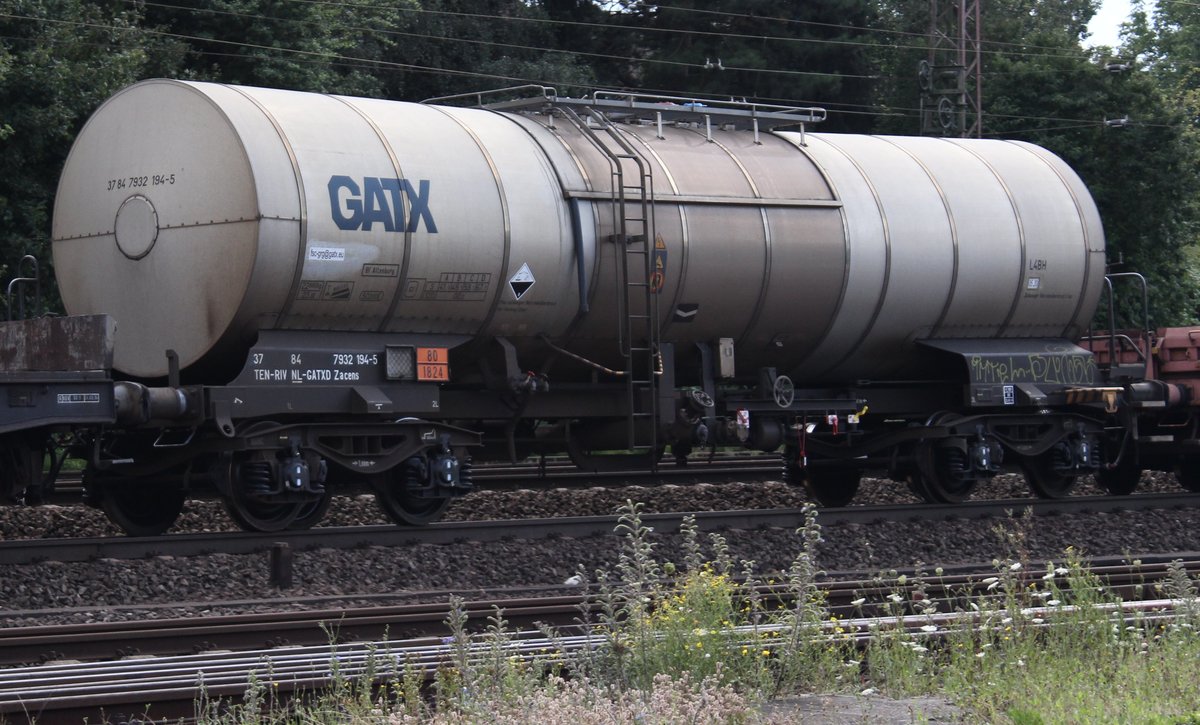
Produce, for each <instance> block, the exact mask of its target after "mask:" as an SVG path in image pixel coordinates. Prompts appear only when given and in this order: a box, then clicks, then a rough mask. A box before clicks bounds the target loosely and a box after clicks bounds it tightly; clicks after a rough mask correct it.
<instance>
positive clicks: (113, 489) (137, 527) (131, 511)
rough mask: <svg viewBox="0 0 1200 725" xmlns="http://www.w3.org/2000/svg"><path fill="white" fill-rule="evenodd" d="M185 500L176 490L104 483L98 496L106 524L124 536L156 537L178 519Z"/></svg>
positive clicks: (158, 486)
mask: <svg viewBox="0 0 1200 725" xmlns="http://www.w3.org/2000/svg"><path fill="white" fill-rule="evenodd" d="M186 498H187V496H186V494H185V493H184V492H183V489H181V488H179V487H177V486H171V485H166V484H163V485H158V484H154V483H123V482H118V481H107V482H105V483H104V484H103V485H102V489H101V492H100V506H101V508H103V509H104V513H105V514H107V515H108V519H109V521H112V522H113V523H114V524H116V525H117V526H119V527H120V528H121V530H122V531H124V532H125V533H126V534H128V535H130V536H158V535H159V534H161V533H163V532H164V531H166V530H167V529H169V528H171V526H172V524H174V523H175V521H176V519H178V518H179V514H180V513H182V511H183V502H184V501H185V500H186Z"/></svg>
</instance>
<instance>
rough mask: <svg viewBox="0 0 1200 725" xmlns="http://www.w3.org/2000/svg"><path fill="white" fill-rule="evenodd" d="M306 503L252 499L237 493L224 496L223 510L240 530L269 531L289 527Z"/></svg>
mask: <svg viewBox="0 0 1200 725" xmlns="http://www.w3.org/2000/svg"><path fill="white" fill-rule="evenodd" d="M306 505H308V504H307V503H266V502H263V501H254V500H251V499H248V498H246V497H245V496H243V495H239V494H238V493H235V494H234V495H233V496H232V497H226V498H225V510H226V511H228V512H229V517H230V518H232V519H233V521H234V523H236V524H237V525H238V526H239V527H241V529H242V531H263V532H268V533H269V532H274V531H283V530H284V529H289V528H291V527H292V523H293V522H294V521H295V520H296V519H297V518H298V517H299V516H300V513H301V509H303V508H304V507H305V506H306ZM302 528H304V527H302Z"/></svg>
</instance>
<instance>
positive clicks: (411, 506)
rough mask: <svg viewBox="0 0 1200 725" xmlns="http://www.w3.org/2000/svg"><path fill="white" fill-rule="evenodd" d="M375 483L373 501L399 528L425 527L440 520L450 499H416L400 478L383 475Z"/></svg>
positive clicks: (447, 497)
mask: <svg viewBox="0 0 1200 725" xmlns="http://www.w3.org/2000/svg"><path fill="white" fill-rule="evenodd" d="M381 478H383V479H385V480H382V481H378V480H377V481H376V482H375V500H376V501H378V502H379V507H380V508H382V509H383V512H384V513H385V514H387V515H388V518H390V519H391V520H392V521H395V522H396V523H398V524H400V525H401V526H425V525H426V524H432V523H433V522H434V521H437V520H438V519H440V518H442V515H443V514H445V513H446V509H447V507H449V506H450V497H449V496H445V497H442V498H418V497H417V496H413V495H412V494H410V493H408V491H407V490H406V489H407V486H406V485H405V482H404V480H403V477H402V476H399V475H396V476H392V475H388V474H383V475H382V476H381Z"/></svg>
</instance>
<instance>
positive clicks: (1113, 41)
mask: <svg viewBox="0 0 1200 725" xmlns="http://www.w3.org/2000/svg"><path fill="white" fill-rule="evenodd" d="M1132 5H1133V3H1132V2H1131V1H1130V0H1104V2H1103V4H1102V5H1101V6H1100V12H1098V13H1096V15H1095V17H1093V18H1092V22H1090V23H1088V31H1089V32H1090V33H1091V34H1092V37H1090V38H1088V40H1087V44H1088V45H1109V46H1113V47H1115V46H1117V45H1118V44H1119V43H1120V42H1121V40H1120V38H1118V37H1117V31H1118V30H1120V27H1121V23H1123V22H1125V21H1126V20H1127V19H1129V11H1130V9H1131V6H1132ZM1153 7H1154V3H1152V2H1148V3H1146V8H1147V10H1149V9H1151V8H1153Z"/></svg>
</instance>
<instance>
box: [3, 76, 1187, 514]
mask: <svg viewBox="0 0 1200 725" xmlns="http://www.w3.org/2000/svg"><path fill="white" fill-rule="evenodd" d="M507 98H511V94H510V95H509V96H507ZM476 100H477V101H478V102H479V103H478V105H476V106H475V107H463V106H461V105H456V104H457V103H459V101H460V99H435V100H434V101H433V102H426V103H423V104H414V103H400V102H390V101H382V100H374V99H363V98H349V97H341V96H332V95H318V94H308V93H298V92H290V91H283V90H271V89H262V88H248V87H235V86H228V85H217V84H209V83H193V82H182V81H171V80H153V81H147V82H143V83H139V84H136V85H134V86H131V87H129V88H127V89H125V90H123V91H121V92H120V93H118V94H117V95H115V96H114V97H113V98H111V99H110V100H109V101H107V102H106V103H105V104H104V105H103V106H101V107H100V108H99V109H98V110H97V111H96V113H95V114H94V115H93V116H92V118H91V119H90V120H89V121H88V122H87V124H86V125H85V127H84V128H83V130H82V131H81V133H80V134H79V137H78V139H77V140H76V142H75V144H74V146H73V148H72V150H71V152H70V156H69V158H68V160H67V163H66V166H65V168H64V170H63V174H62V178H61V181H60V184H59V190H58V196H57V200H56V205H55V212H54V221H53V253H54V268H55V273H56V275H57V277H58V282H59V288H60V290H61V294H62V298H63V302H64V305H65V307H66V309H67V312H68V316H67V317H63V318H48V319H40V320H27V321H21V322H15V323H10V324H9V325H7V326H6V327H5V328H4V330H3V333H2V334H3V335H4V336H5V337H6V338H7V343H8V344H6V345H5V350H8V351H9V353H8V359H6V360H5V361H4V363H5V364H4V367H3V370H4V373H3V377H0V384H3V385H5V387H6V388H7V389H8V391H9V395H8V400H9V407H8V408H7V409H6V410H5V418H0V435H2V437H0V441H2V442H0V449H2V451H3V453H4V455H3V457H2V458H3V462H4V465H3V468H4V473H7V475H6V476H5V478H4V480H6V481H8V482H9V490H8V491H7V493H8V494H9V496H10V498H21V497H25V498H27V499H30V500H36V498H37V497H38V496H39V495H40V494H41V493H44V490H45V488H46V487H48V486H51V485H52V478H53V474H54V471H53V470H51V472H50V473H48V474H43V473H42V471H41V468H42V460H43V453H44V452H45V451H48V450H50V449H59V450H63V451H67V452H71V453H73V454H75V455H81V456H82V457H84V458H85V459H86V460H87V469H86V471H85V486H86V496H87V500H88V501H89V502H90V503H92V504H94V505H99V506H103V507H104V509H105V510H106V511H107V512H108V514H109V516H110V517H111V518H112V519H113V520H114V521H115V522H116V523H118V524H119V525H120V526H122V527H123V528H124V529H125V530H126V531H128V532H130V533H134V534H149V533H158V532H161V531H163V530H165V529H166V528H168V527H169V526H170V525H171V523H172V522H173V521H174V520H175V518H176V516H177V515H178V513H179V511H180V508H181V506H182V504H183V502H184V500H185V499H186V498H187V497H188V496H190V495H200V494H204V493H206V492H210V493H211V492H214V491H215V492H216V493H217V494H219V495H220V496H221V497H223V498H224V499H225V500H226V501H227V503H228V506H229V509H230V511H231V513H232V514H233V516H234V517H235V519H236V520H238V522H239V523H240V524H242V525H243V526H244V527H245V528H247V529H252V530H263V531H273V530H280V529H283V528H287V527H292V528H296V527H303V526H308V525H311V524H313V523H315V522H316V521H317V520H319V519H320V517H321V516H322V514H323V513H324V509H325V507H326V506H327V504H328V499H329V496H330V494H331V493H332V492H334V491H336V490H339V488H341V487H354V486H370V487H371V489H372V490H374V491H375V492H376V495H377V496H378V498H379V500H380V502H381V504H382V506H383V508H384V509H385V510H386V511H387V512H388V513H389V515H391V516H392V518H394V519H395V520H396V521H398V522H400V523H407V524H420V523H425V522H428V521H432V520H434V519H436V518H437V517H438V516H439V515H440V514H441V512H442V511H443V510H444V509H445V507H446V505H448V502H449V501H450V500H451V498H452V497H453V496H457V495H461V494H463V493H466V492H468V491H470V490H471V489H472V476H471V464H472V461H478V460H486V459H520V458H523V457H526V456H528V455H530V454H537V453H547V452H553V453H562V452H566V453H569V454H570V456H571V458H572V460H574V461H575V462H576V463H577V464H578V465H580V466H581V467H584V468H588V469H597V470H598V469H601V468H605V467H620V466H633V465H649V466H655V465H658V464H659V462H660V461H661V460H662V458H661V457H662V456H663V454H664V452H665V451H666V450H667V449H669V450H670V451H671V454H672V455H673V457H674V458H675V459H676V461H677V462H678V463H686V461H687V455H688V453H689V452H691V451H692V450H693V449H695V448H700V447H703V446H718V445H720V446H744V447H747V448H751V449H755V450H760V451H766V452H775V451H777V452H780V453H781V455H782V460H783V463H784V466H783V467H784V471H785V475H786V477H787V479H788V480H789V481H790V482H793V483H796V484H803V485H806V486H807V487H808V488H809V490H810V491H811V492H812V493H813V494H814V495H815V497H816V498H817V499H819V500H820V501H822V502H823V503H826V504H832V505H836V504H840V503H845V502H848V501H849V500H850V499H851V498H852V497H853V495H854V493H855V490H856V488H857V486H858V481H859V478H860V476H861V475H862V474H863V473H864V472H865V471H880V472H884V473H886V474H887V475H890V476H891V477H893V478H895V479H897V480H900V481H907V482H908V484H909V485H910V486H912V487H913V489H914V490H915V491H916V492H917V493H918V494H919V495H921V496H922V497H924V498H925V499H927V500H930V501H949V502H952V501H958V500H961V499H963V498H965V497H966V496H967V495H969V493H970V491H971V489H972V488H973V487H974V486H975V485H976V483H977V482H978V481H979V480H981V479H984V478H987V477H990V476H993V475H995V474H996V473H998V472H999V471H1001V470H1005V469H1013V468H1016V469H1020V470H1024V471H1025V472H1026V474H1027V476H1028V477H1029V479H1030V483H1031V486H1032V488H1033V489H1034V491H1036V492H1037V493H1038V494H1040V495H1043V496H1058V495H1063V494H1064V493H1065V492H1066V491H1067V489H1068V488H1069V486H1070V485H1071V483H1072V482H1073V481H1074V480H1075V479H1076V478H1077V477H1078V476H1080V475H1082V474H1086V473H1097V472H1099V473H1101V474H1102V476H1103V477H1104V480H1106V481H1110V482H1113V486H1112V487H1113V488H1114V489H1121V488H1130V489H1131V488H1132V485H1130V484H1129V483H1128V481H1129V480H1130V477H1131V476H1132V480H1133V482H1134V484H1136V477H1137V474H1138V473H1139V472H1140V468H1141V466H1142V465H1143V463H1142V462H1140V459H1139V452H1138V450H1139V449H1138V446H1137V445H1136V444H1130V442H1129V436H1130V435H1132V436H1133V437H1134V440H1137V435H1136V425H1137V424H1138V423H1137V421H1138V419H1139V416H1140V418H1141V419H1142V420H1147V418H1146V416H1157V417H1155V418H1154V421H1155V422H1153V425H1157V421H1159V419H1160V418H1161V417H1162V416H1163V415H1165V414H1164V413H1161V412H1158V411H1160V410H1162V411H1165V410H1172V411H1176V414H1179V415H1183V416H1184V417H1185V418H1187V419H1188V420H1191V408H1190V407H1188V404H1189V403H1190V400H1191V396H1190V388H1189V387H1188V386H1187V385H1186V384H1183V383H1170V382H1161V381H1157V380H1154V379H1152V375H1153V373H1154V372H1155V371H1154V370H1149V369H1147V368H1146V365H1145V360H1146V358H1147V355H1148V352H1149V350H1150V349H1151V348H1150V347H1149V346H1148V344H1147V341H1148V340H1149V337H1150V334H1149V333H1148V332H1139V333H1137V334H1136V335H1133V336H1130V335H1128V334H1125V335H1123V336H1118V335H1117V333H1116V332H1115V331H1114V332H1111V333H1110V334H1108V335H1107V336H1104V337H1103V340H1102V341H1101V342H1097V343H1095V344H1092V343H1091V342H1090V340H1091V338H1088V339H1087V340H1084V342H1083V345H1082V346H1081V345H1080V344H1076V343H1079V342H1080V338H1081V337H1083V336H1084V335H1085V330H1086V328H1087V326H1088V324H1089V321H1090V320H1091V319H1092V316H1093V313H1094V311H1095V309H1096V307H1097V304H1098V301H1099V300H1100V299H1101V296H1102V292H1103V290H1104V289H1105V285H1106V277H1105V274H1104V233H1103V230H1102V227H1101V223H1100V219H1099V215H1098V214H1097V211H1096V208H1095V205H1094V204H1093V202H1092V199H1091V197H1090V195H1089V194H1088V192H1087V190H1086V188H1085V187H1084V185H1083V184H1082V182H1081V181H1080V180H1079V178H1078V177H1077V176H1076V175H1075V173H1074V172H1073V171H1072V170H1071V169H1070V168H1068V167H1067V165H1066V164H1065V163H1063V162H1062V161H1061V160H1060V159H1059V158H1057V157H1056V156H1054V155H1053V154H1051V153H1050V152H1048V151H1046V150H1045V149H1042V148H1039V147H1037V146H1034V145H1030V144H1027V143H1021V142H1013V141H994V140H966V139H932V138H906V137H882V136H854V135H834V134H821V133H813V132H811V131H810V130H809V129H808V128H807V127H806V125H807V124H812V123H814V122H816V121H819V120H821V119H822V118H823V117H824V112H823V111H822V110H821V109H815V108H781V107H764V106H759V105H753V104H744V103H741V104H739V103H718V102H712V101H702V102H701V101H690V100H687V99H673V98H663V97H644V96H634V95H618V94H608V95H605V94H595V95H594V96H592V97H589V98H583V99H571V98H562V97H559V96H557V95H556V94H555V93H554V92H553V91H552V90H551V89H544V88H534V89H526V91H525V92H524V94H523V96H522V97H519V98H517V99H516V100H501V101H498V102H495V103H483V101H484V100H486V99H485V98H484V97H483V96H479V97H478V98H477V99H476ZM1135 338H1136V339H1135ZM1185 338H1186V339H1190V338H1187V336H1186V335H1185ZM1098 339H1099V338H1098ZM1126 341H1128V344H1125V342H1126ZM1139 341H1140V342H1139ZM1139 345H1140V347H1139ZM1139 356H1140V357H1139ZM1139 361H1140V363H1139ZM1138 364H1141V365H1142V369H1141V370H1140V371H1139V370H1136V369H1135V368H1137V365H1138ZM1139 406H1140V407H1139ZM1134 410H1136V411H1137V412H1136V413H1134V412H1132V411H1134ZM1179 411H1182V413H1179ZM1131 423H1132V424H1133V426H1134V428H1135V430H1134V431H1133V432H1132V433H1130V432H1129V430H1130V429H1129V426H1130V424H1131ZM1148 424H1149V423H1148ZM1193 428H1194V427H1193ZM1164 430H1166V429H1165V428H1164ZM1171 430H1173V431H1175V432H1174V433H1171V434H1170V435H1168V434H1166V433H1162V432H1161V431H1158V432H1157V433H1158V437H1159V438H1164V439H1165V438H1170V440H1169V441H1168V440H1160V441H1159V443H1162V444H1163V446H1164V451H1165V453H1164V454H1163V455H1161V456H1159V457H1158V458H1154V456H1146V461H1147V462H1149V461H1151V459H1153V460H1154V461H1157V463H1155V465H1167V463H1168V462H1169V461H1170V460H1171V459H1172V456H1173V453H1174V452H1175V451H1176V448H1177V447H1178V446H1180V445H1182V443H1183V439H1184V438H1186V439H1187V440H1189V441H1190V440H1194V439H1195V431H1194V429H1190V430H1187V431H1186V432H1182V431H1181V429H1179V428H1173V429H1171ZM1180 450H1181V449H1180ZM668 460H669V459H668ZM53 468H54V467H53V466H52V469H53ZM1130 471H1132V473H1130ZM1193 478H1200V476H1197V477H1193ZM1118 483H1119V485H1118Z"/></svg>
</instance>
